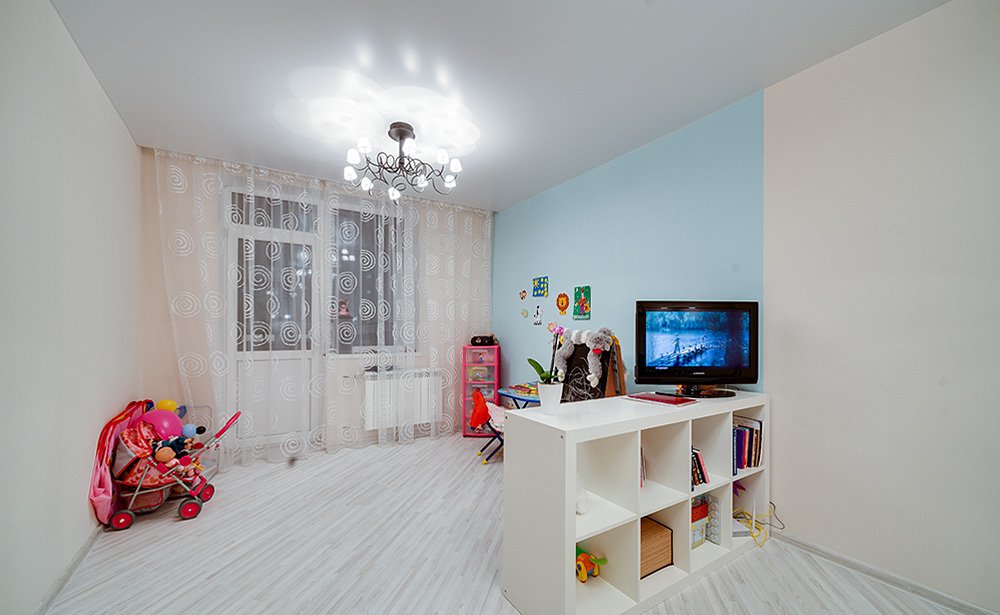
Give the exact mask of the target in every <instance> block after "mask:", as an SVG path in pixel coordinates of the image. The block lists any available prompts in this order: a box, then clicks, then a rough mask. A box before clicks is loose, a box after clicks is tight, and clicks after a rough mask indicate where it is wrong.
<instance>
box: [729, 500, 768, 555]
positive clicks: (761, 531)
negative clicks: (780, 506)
mask: <svg viewBox="0 0 1000 615" xmlns="http://www.w3.org/2000/svg"><path fill="white" fill-rule="evenodd" d="M733 519H734V520H735V521H738V522H739V523H740V524H742V525H743V526H744V527H746V528H747V529H749V530H750V537H751V538H753V541H754V544H756V545H757V546H758V547H762V546H764V543H765V542H767V538H768V530H767V527H768V526H767V523H765V522H768V521H770V519H771V515H770V514H763V515H757V523H756V525H754V523H753V516H752V515H751V514H750V513H748V512H747V511H745V510H743V509H742V508H735V509H733ZM751 526H753V527H751Z"/></svg>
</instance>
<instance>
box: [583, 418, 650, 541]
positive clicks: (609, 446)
mask: <svg viewBox="0 0 1000 615" xmlns="http://www.w3.org/2000/svg"><path fill="white" fill-rule="evenodd" d="M637 440H638V438H637V435H636V434H635V433H625V434H620V435H617V436H611V437H607V438H598V439H595V440H588V441H585V442H580V443H579V444H578V445H577V451H576V480H577V488H578V489H579V488H582V489H583V491H584V492H585V494H584V500H585V509H586V512H585V513H584V514H578V515H576V539H577V540H578V541H579V540H584V539H586V538H589V537H590V536H593V535H595V534H598V533H600V532H603V531H605V530H609V529H611V528H614V527H616V526H619V525H622V524H623V523H627V522H629V521H632V520H634V519H636V512H635V504H636V501H637V499H638V497H639V495H638V490H639V485H638V481H636V480H635V470H636V467H637V463H636V461H637V459H638V457H639V450H638V446H639V445H638V442H637Z"/></svg>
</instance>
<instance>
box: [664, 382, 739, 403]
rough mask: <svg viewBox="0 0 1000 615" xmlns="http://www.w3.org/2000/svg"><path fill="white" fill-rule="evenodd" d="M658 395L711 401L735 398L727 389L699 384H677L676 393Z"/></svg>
mask: <svg viewBox="0 0 1000 615" xmlns="http://www.w3.org/2000/svg"><path fill="white" fill-rule="evenodd" d="M657 393H659V394H660V395H678V396H681V397H696V398H699V399H712V398H718V397H736V391H730V390H729V389H717V388H715V386H714V385H701V384H679V385H677V393H661V392H660V391H657Z"/></svg>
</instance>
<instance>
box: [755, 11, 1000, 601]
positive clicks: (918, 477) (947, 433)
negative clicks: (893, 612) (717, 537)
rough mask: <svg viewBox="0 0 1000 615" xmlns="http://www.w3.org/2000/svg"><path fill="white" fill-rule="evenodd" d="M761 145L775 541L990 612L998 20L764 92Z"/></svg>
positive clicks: (996, 548)
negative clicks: (794, 541)
mask: <svg viewBox="0 0 1000 615" xmlns="http://www.w3.org/2000/svg"><path fill="white" fill-rule="evenodd" d="M764 134H765V163H764V164H765V202H764V306H765V309H764V310H763V314H764V316H763V318H764V335H763V340H764V344H765V346H764V356H765V359H764V365H765V366H766V373H765V379H764V380H765V382H766V383H767V388H768V390H769V391H770V392H771V394H772V396H773V402H774V414H773V422H774V425H773V430H774V439H773V440H772V442H773V445H774V448H773V454H774V456H773V460H774V466H773V467H774V473H773V496H774V500H775V502H776V503H777V505H778V509H779V512H780V513H782V517H783V519H784V520H785V521H786V522H787V524H788V531H787V534H788V535H791V536H794V537H797V538H799V539H802V540H804V541H807V542H811V543H814V544H817V545H819V546H821V547H825V548H827V549H829V550H831V551H835V552H838V553H841V554H844V555H847V556H849V557H852V558H854V559H857V560H861V561H863V562H867V563H869V564H871V565H874V566H876V567H879V568H883V569H886V570H888V571H890V572H892V573H895V574H897V575H901V576H904V577H907V578H909V579H912V580H914V581H916V582H918V583H921V584H924V585H927V586H930V587H932V588H934V589H936V590H939V591H943V592H945V593H948V594H951V595H953V596H956V597H958V598H961V599H964V600H966V601H969V602H972V603H974V604H978V605H981V606H984V607H988V608H990V609H993V610H1000V583H997V578H998V574H1000V573H998V571H1000V538H998V534H997V531H996V528H997V524H996V520H995V516H996V513H997V511H998V510H1000V473H998V472H1000V401H998V397H997V388H996V387H997V384H998V383H1000V3H998V2H996V1H995V0H954V1H953V2H951V3H949V4H946V5H944V6H942V7H940V8H938V9H936V10H934V11H932V12H930V13H927V14H925V15H923V16H921V17H919V18H917V19H915V20H913V21H910V22H908V23H906V24H904V25H902V26H900V27H899V28H896V29H895V30H892V31H890V32H888V33H886V34H884V35H882V36H879V37H877V38H875V39H873V40H871V41H868V42H866V43H864V44H862V45H859V46H857V47H855V48H853V49H851V50H849V51H847V52H844V53H842V54H840V55H838V56H836V57H834V58H832V59H830V60H828V61H826V62H823V63H821V64H819V65H817V66H815V67H813V68H810V69H809V70H806V71H804V72H802V73H800V74H798V75H796V76H794V77H792V78H790V79H787V80H785V81H782V82H780V83H779V84H777V85H775V86H774V87H771V88H769V89H768V90H766V92H765V131H764Z"/></svg>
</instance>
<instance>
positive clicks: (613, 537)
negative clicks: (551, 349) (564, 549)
mask: <svg viewBox="0 0 1000 615" xmlns="http://www.w3.org/2000/svg"><path fill="white" fill-rule="evenodd" d="M577 546H579V547H580V548H581V549H583V550H584V551H586V552H587V553H591V554H594V555H597V556H599V557H606V558H607V559H608V563H607V564H605V565H603V566H601V569H600V575H599V576H597V577H590V578H589V579H587V582H586V583H580V582H579V581H576V583H577V588H576V596H577V605H576V612H577V613H607V612H608V606H609V603H613V604H620V605H621V606H622V607H624V609H627V608H630V607H632V606H635V604H636V602H637V600H638V598H639V583H638V581H639V522H638V520H637V519H633V520H632V521H631V522H630V523H626V524H624V525H620V526H618V527H616V528H613V529H610V530H608V531H606V532H601V533H600V534H596V535H594V536H591V537H590V538H587V539H585V540H580V541H578V542H577ZM574 568H575V566H574Z"/></svg>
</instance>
